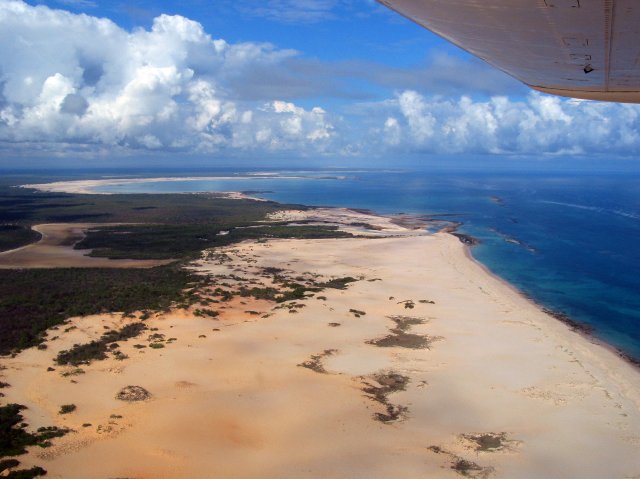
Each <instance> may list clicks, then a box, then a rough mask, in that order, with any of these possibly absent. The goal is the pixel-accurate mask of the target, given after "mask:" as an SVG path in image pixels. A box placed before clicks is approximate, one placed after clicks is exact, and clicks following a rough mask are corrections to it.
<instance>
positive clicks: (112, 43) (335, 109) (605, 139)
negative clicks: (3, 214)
mask: <svg viewBox="0 0 640 479" xmlns="http://www.w3.org/2000/svg"><path fill="white" fill-rule="evenodd" d="M285 3H286V2H284V3H282V2H280V3H278V2H275V3H274V2H270V3H269V2H268V3H266V4H265V5H266V6H278V5H280V6H282V5H284V4H285ZM334 3H335V2H331V1H327V2H324V1H318V2H315V1H314V2H309V3H301V4H300V8H302V7H305V8H307V7H308V8H310V9H311V10H315V9H316V7H317V8H318V9H320V10H322V8H324V7H323V5H324V6H326V7H327V8H328V9H329V8H330V7H331V5H333V4H334ZM265 8H266V7H265ZM0 46H1V47H2V52H3V54H2V55H1V56H0V155H2V156H4V157H16V156H25V155H52V156H55V155H60V156H63V155H78V156H95V155H106V154H108V155H131V154H143V153H144V154H159V153H163V154H175V153H179V154H183V155H200V156H204V157H210V158H218V157H225V158H229V157H233V156H251V157H254V158H258V157H261V156H269V155H273V156H287V155H288V156H296V157H299V156H307V157H322V156H326V157H331V158H334V157H340V156H354V155H359V156H363V157H388V158H392V157H394V155H398V154H471V153H480V154H500V155H592V154H596V155H609V156H627V157H628V156H634V155H637V154H638V153H640V135H639V131H640V107H639V106H638V105H620V104H608V103H597V102H586V101H577V100H569V99H560V98H556V97H551V96H547V95H542V94H537V93H528V94H526V95H524V96H523V94H522V92H523V91H526V90H521V89H520V87H514V86H513V85H514V84H513V83H511V82H510V80H509V81H506V80H504V77H503V76H500V75H502V74H501V73H499V74H498V73H496V72H495V71H494V70H491V69H488V68H487V67H484V66H478V65H477V64H474V65H472V66H473V68H472V69H471V70H472V71H474V72H476V74H474V75H471V76H470V75H468V74H467V72H468V71H469V65H470V63H469V62H467V63H465V62H464V61H463V60H459V59H452V58H449V57H446V56H442V55H435V56H433V58H432V59H431V61H430V62H429V63H425V64H424V65H420V66H419V67H418V68H416V69H414V70H411V69H399V68H388V69H385V68H383V67H382V66H381V65H376V64H373V63H371V62H363V61H357V62H356V61H354V62H345V61H342V62H334V63H327V62H322V61H320V60H315V59H308V58H305V57H304V56H302V55H301V54H300V53H299V52H296V51H293V50H284V49H278V48H277V47H275V46H273V45H271V44H266V43H251V42H246V43H237V44H230V43H228V42H226V41H224V40H222V39H214V38H213V37H212V36H211V35H209V34H208V33H207V32H205V31H204V29H203V27H202V26H201V25H200V24H199V23H197V22H195V21H192V20H189V19H187V18H184V17H181V16H169V15H160V16H158V17H157V18H155V20H154V21H153V24H152V26H151V28H150V29H148V30H145V29H136V30H133V31H126V30H124V29H122V28H120V27H119V26H118V25H116V24H115V23H113V22H112V21H110V20H108V19H103V18H97V17H93V16H89V15H77V14H72V13H69V12H66V11H63V10H54V9H51V8H48V7H46V6H31V5H28V4H26V3H24V2H23V1H21V0H0ZM342 81H344V83H345V84H349V87H348V88H345V87H344V85H343V83H341V82H342ZM368 89H373V90H376V93H375V95H374V94H372V93H370V92H368ZM501 90H505V91H506V93H512V94H514V96H512V97H506V96H496V92H498V91H501ZM467 91H468V94H461V93H460V92H467ZM363 100H369V101H366V102H365V101H363ZM327 101H329V103H326V102H327ZM323 102H324V103H323ZM358 102H359V103H358ZM326 104H329V105H332V107H331V108H328V107H326Z"/></svg>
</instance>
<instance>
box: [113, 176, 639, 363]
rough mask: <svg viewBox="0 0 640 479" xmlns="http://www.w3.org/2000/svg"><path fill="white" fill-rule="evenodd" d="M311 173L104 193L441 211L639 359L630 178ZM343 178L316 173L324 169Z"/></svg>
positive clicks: (481, 253) (633, 182)
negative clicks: (194, 194)
mask: <svg viewBox="0 0 640 479" xmlns="http://www.w3.org/2000/svg"><path fill="white" fill-rule="evenodd" d="M301 174H310V175H311V176H313V177H311V178H299V179H278V178H259V179H258V178H238V179H235V180H218V181H190V182H174V183H143V184H136V185H126V186H121V187H104V188H102V190H103V191H111V192H149V193H150V192H154V193H155V192H185V191H242V190H262V191H265V190H267V191H269V192H268V193H260V194H258V195H257V196H262V197H264V198H269V199H273V200H276V201H279V202H288V203H301V204H307V205H327V206H349V207H358V208H369V209H372V210H375V211H378V212H381V213H399V212H406V213H424V214H446V215H450V216H451V218H452V219H456V220H460V221H463V222H464V227H463V231H464V232H466V233H468V234H471V235H473V236H475V237H477V238H479V239H480V240H481V241H482V243H481V245H479V246H477V247H475V248H474V249H473V255H474V257H476V258H477V259H478V260H479V261H481V262H482V263H484V264H485V265H486V266H488V267H489V268H490V269H491V270H492V271H494V272H495V273H496V274H498V275H499V276H501V277H503V278H504V279H506V280H507V281H509V282H511V283H512V284H514V285H516V286H517V287H518V288H520V289H521V290H522V291H524V292H525V293H526V294H528V295H529V296H531V297H532V298H534V299H535V300H536V301H538V302H539V303H541V304H543V305H545V306H547V307H549V308H552V309H555V310H558V311H562V312H564V313H566V314H568V315H569V316H571V317H572V318H574V319H575V320H578V321H580V322H583V323H586V324H588V325H590V326H592V327H593V328H594V329H595V334H596V335H597V336H598V337H600V338H601V339H603V340H605V341H606V342H608V343H610V344H612V345H614V346H616V347H618V348H620V349H622V350H623V351H625V352H627V353H628V354H630V355H632V356H634V357H636V358H640V246H639V244H638V241H639V240H640V175H639V174H630V173H628V172H627V173H625V174H615V173H608V174H603V173H600V174H593V173H589V174H585V173H582V174H580V173H578V174H577V173H571V174H568V173H555V174H543V173H539V172H538V173H526V174H525V173H504V174H487V173H470V172H467V173H460V172H458V173H443V172H438V173H428V172H417V171H403V172H393V171H385V172H380V171H351V172H339V173H335V172H333V173H327V172H322V173H315V174H314V173H301ZM336 174H339V175H345V177H346V178H345V179H341V180H336V179H318V176H324V175H336Z"/></svg>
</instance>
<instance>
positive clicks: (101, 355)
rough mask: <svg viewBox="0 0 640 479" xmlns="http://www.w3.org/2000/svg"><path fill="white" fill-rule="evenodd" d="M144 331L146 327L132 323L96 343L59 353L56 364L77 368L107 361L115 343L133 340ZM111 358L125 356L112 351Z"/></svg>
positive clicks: (105, 335)
mask: <svg viewBox="0 0 640 479" xmlns="http://www.w3.org/2000/svg"><path fill="white" fill-rule="evenodd" d="M145 329H147V327H146V326H145V325H144V324H143V323H132V324H128V325H126V326H125V327H123V328H122V329H121V330H119V331H109V332H107V333H105V334H103V335H102V337H101V338H100V339H98V340H97V341H91V342H90V343H87V344H76V345H74V346H73V348H71V349H68V350H66V351H60V352H59V353H58V356H57V357H56V362H57V363H58V364H60V365H67V364H70V365H72V366H79V365H80V364H89V363H90V362H91V361H101V360H103V359H107V357H108V356H107V352H108V351H109V350H110V349H111V350H113V349H115V348H116V347H117V343H116V342H115V341H126V340H127V339H130V338H135V337H136V336H138V335H139V334H140V333H142V331H144V330H145ZM114 346H115V347H114ZM113 356H114V357H115V358H116V359H125V357H124V356H125V355H124V354H123V353H121V352H119V351H113Z"/></svg>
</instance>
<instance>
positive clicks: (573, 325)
mask: <svg viewBox="0 0 640 479" xmlns="http://www.w3.org/2000/svg"><path fill="white" fill-rule="evenodd" d="M447 234H452V233H448V232H447ZM452 235H453V234H452ZM453 236H456V235H453ZM456 237H457V236H456ZM458 239H460V238H458ZM460 242H461V243H462V244H463V245H464V246H465V253H466V255H467V257H468V258H469V260H470V261H472V262H473V263H475V264H476V265H477V266H478V267H479V268H481V269H482V270H483V271H484V272H485V274H487V275H488V276H491V277H492V278H493V279H495V280H496V281H499V282H501V283H502V284H503V285H504V286H505V287H507V288H510V289H511V290H512V291H513V292H514V293H515V294H518V295H520V296H521V297H522V299H524V300H525V301H529V302H530V303H531V304H532V305H534V306H535V307H536V308H538V309H539V310H540V312H542V313H544V314H546V315H547V316H549V317H550V318H552V319H553V320H554V321H557V322H558V323H560V324H562V325H564V326H565V327H566V328H567V329H568V330H569V331H570V332H572V333H575V334H577V335H579V336H581V337H583V338H584V339H586V340H588V341H589V342H591V343H593V344H595V345H597V346H599V347H601V348H603V349H605V350H607V351H609V352H611V353H613V354H615V355H616V356H617V357H619V358H620V359H622V360H623V361H624V362H626V363H628V364H629V365H630V366H632V367H634V368H636V369H637V370H638V371H640V359H637V358H635V357H633V356H632V355H630V354H628V353H626V352H624V351H623V350H622V349H620V348H618V347H616V346H614V345H613V344H610V343H608V342H606V341H604V340H602V339H600V338H599V337H598V336H596V334H595V332H594V329H593V328H592V327H591V326H589V325H586V324H584V323H581V322H580V321H576V320H575V319H573V318H571V316H569V315H567V314H566V313H563V312H562V311H556V310H554V309H551V308H548V307H547V306H545V305H544V304H542V303H540V302H538V301H536V299H535V298H533V297H531V296H530V295H528V294H526V293H525V292H524V291H522V290H520V289H519V288H518V287H517V286H516V285H514V284H512V283H510V282H509V281H507V280H506V279H504V278H502V277H501V276H499V275H498V274H496V273H494V272H493V271H491V269H490V268H489V267H488V266H487V265H485V264H484V263H482V262H480V261H479V260H477V259H476V258H475V257H474V256H473V250H472V248H473V246H474V245H473V244H470V243H467V242H465V241H462V240H460Z"/></svg>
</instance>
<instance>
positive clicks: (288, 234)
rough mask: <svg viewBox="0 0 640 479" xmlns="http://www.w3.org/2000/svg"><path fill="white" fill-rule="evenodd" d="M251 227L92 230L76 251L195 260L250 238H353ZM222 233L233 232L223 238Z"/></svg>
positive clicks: (317, 229)
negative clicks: (210, 249)
mask: <svg viewBox="0 0 640 479" xmlns="http://www.w3.org/2000/svg"><path fill="white" fill-rule="evenodd" d="M247 226H251V225H249V224H246V225H245V224H242V225H239V223H237V222H235V223H222V224H191V225H179V224H173V225H167V224H163V225H158V224H156V225H139V226H114V227H107V228H101V229H99V230H92V231H89V232H88V234H87V236H86V237H85V238H84V239H83V240H82V241H80V242H79V243H78V244H77V245H76V246H75V248H76V249H92V250H93V251H92V252H91V256H96V257H106V258H110V259H125V258H126V259H173V258H185V257H193V256H194V255H197V254H198V253H200V251H202V250H203V249H207V248H213V247H216V246H226V245H229V244H233V243H237V242H239V241H243V240H247V239H264V238H336V237H351V236H352V235H351V234H350V233H345V232H342V231H338V229H337V227H335V226H286V225H282V224H278V225H269V226H252V227H247ZM221 231H229V233H228V234H225V235H220V234H219V233H220V232H221Z"/></svg>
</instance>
